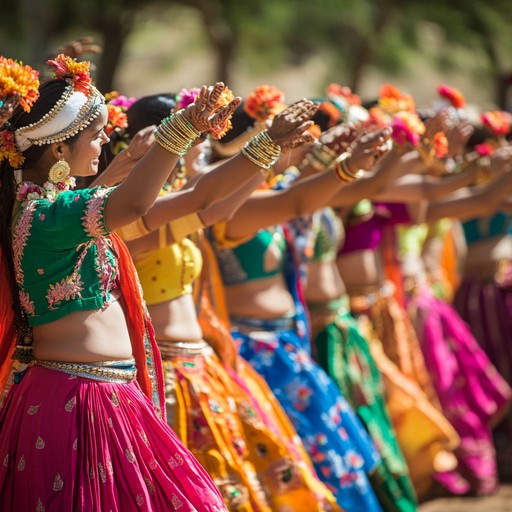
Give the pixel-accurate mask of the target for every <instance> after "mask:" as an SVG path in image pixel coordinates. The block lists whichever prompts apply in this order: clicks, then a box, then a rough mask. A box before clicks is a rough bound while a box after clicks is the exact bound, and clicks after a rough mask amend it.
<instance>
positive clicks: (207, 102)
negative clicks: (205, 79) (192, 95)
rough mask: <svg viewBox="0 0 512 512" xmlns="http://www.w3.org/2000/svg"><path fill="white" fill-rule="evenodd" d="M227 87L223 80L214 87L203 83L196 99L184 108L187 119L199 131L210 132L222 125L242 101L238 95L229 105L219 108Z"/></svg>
mask: <svg viewBox="0 0 512 512" xmlns="http://www.w3.org/2000/svg"><path fill="white" fill-rule="evenodd" d="M225 88H226V86H225V85H224V84H223V83H222V82H217V83H216V84H215V85H214V86H213V87H207V86H206V85H203V87H202V88H201V91H200V92H199V96H198V97H197V98H196V101H195V102H194V103H191V104H190V105H188V106H187V107H186V108H185V109H184V110H183V115H184V117H185V119H186V120H187V121H188V122H189V123H190V124H191V125H192V126H193V127H194V129H195V130H196V131H197V132H199V133H204V132H208V131H210V130H212V129H213V128H215V127H217V126H219V125H222V124H223V123H224V122H225V121H226V120H227V119H228V118H229V116H231V115H232V114H233V112H234V111H235V110H236V108H237V107H238V106H239V105H240V103H241V102H242V98H240V97H239V96H237V97H236V98H234V99H233V100H231V101H230V102H229V103H228V104H227V105H225V106H223V107H221V108H219V109H217V108H216V105H217V102H218V100H219V98H220V96H221V94H222V92H223V91H224V89H225Z"/></svg>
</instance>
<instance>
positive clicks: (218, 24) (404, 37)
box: [0, 0, 512, 107]
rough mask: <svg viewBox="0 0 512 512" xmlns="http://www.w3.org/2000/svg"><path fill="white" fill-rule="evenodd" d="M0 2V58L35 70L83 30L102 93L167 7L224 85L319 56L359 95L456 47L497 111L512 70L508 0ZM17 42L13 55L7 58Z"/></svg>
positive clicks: (451, 62)
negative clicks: (191, 21) (138, 30)
mask: <svg viewBox="0 0 512 512" xmlns="http://www.w3.org/2000/svg"><path fill="white" fill-rule="evenodd" d="M0 1H1V2H2V4H3V3H6V5H5V6H2V9H1V12H2V17H1V18H0V29H2V30H0V52H5V53H7V54H9V55H11V56H13V57H16V58H22V59H25V60H27V61H29V62H31V63H33V64H36V63H40V64H41V63H42V62H43V61H44V59H45V57H46V56H47V53H48V49H49V48H55V47H56V45H57V44H58V43H62V42H63V40H64V39H65V38H69V39H71V38H72V37H73V36H74V35H75V34H77V32H78V31H80V35H82V34H83V33H84V31H85V32H86V33H87V34H90V35H93V36H96V37H97V40H98V42H99V43H100V44H101V45H102V46H103V48H104V51H103V53H102V55H101V56H100V58H99V61H98V70H97V79H96V81H97V84H98V86H99V87H100V88H101V89H102V90H110V89H111V88H112V83H113V80H114V77H115V72H116V69H117V67H118V64H119V62H120V59H121V57H122V52H123V48H124V47H125V44H126V41H127V38H128V37H129V35H130V34H131V32H132V30H133V29H134V27H135V25H136V23H137V20H138V19H139V18H137V15H138V14H140V12H141V11H145V10H147V9H148V7H154V6H157V7H158V9H153V10H152V11H151V13H154V15H155V16H158V13H159V12H162V11H161V10H159V9H168V8H169V7H170V6H174V7H176V6H180V5H182V6H186V7H187V9H194V10H196V11H197V13H198V15H199V17H200V19H201V22H202V25H203V27H204V32H205V34H206V36H207V39H208V42H209V44H210V50H211V51H212V52H213V55H214V58H215V68H216V77H215V78H216V79H218V80H223V81H226V82H228V83H229V82H230V81H231V78H232V76H231V75H232V72H233V68H234V66H235V65H237V64H240V63H243V64H245V65H246V67H248V68H250V69H251V68H255V67H259V68H260V70H269V69H272V68H276V67H278V66H281V65H283V64H289V63H291V64H299V63H301V62H303V61H304V60H305V59H307V58H309V57H310V56H312V55H322V58H324V59H325V60H326V61H328V62H329V63H330V76H329V77H327V79H328V80H332V81H339V82H340V83H344V84H346V85H349V86H350V87H351V88H352V89H354V91H357V90H358V88H360V86H361V82H362V79H363V77H364V75H365V73H366V71H367V70H368V68H369V67H370V66H377V67H381V68H385V69H386V70H393V71H399V70H400V69H402V70H404V69H407V65H408V63H409V62H411V61H412V60H413V57H414V56H415V55H418V52H419V51H421V52H422V53H429V52H430V54H431V57H432V58H434V59H436V60H437V63H438V65H439V66H445V69H449V68H451V67H453V66H457V65H459V66H462V67H463V66H464V65H465V63H460V62H456V60H455V58H453V57H452V53H453V52H451V51H450V49H451V48H457V47H459V48H460V47H463V48H466V49H470V50H473V51H474V52H480V53H481V54H483V55H485V57H486V60H487V63H488V70H489V74H490V76H491V77H492V80H493V83H494V84H495V86H494V88H495V91H494V97H495V101H496V102H497V103H498V104H499V105H500V106H502V107H503V106H504V103H505V102H506V94H507V87H509V82H510V79H509V77H510V74H511V70H512V62H511V57H510V56H511V55H512V31H511V30H510V26H511V23H512V2H511V1H510V0H486V1H485V2H483V1H482V0H429V1H428V2H425V1H424V0H358V1H354V0H315V1H314V2H304V1H303V0H257V1H256V0H244V1H240V0H109V1H104V0H81V2H79V3H74V2H73V3H71V2H69V1H67V0H18V1H17V2H9V1H6V0H0ZM428 24H430V25H432V26H433V27H437V28H438V32H439V34H440V36H441V38H442V40H441V41H439V42H438V45H437V47H436V48H435V49H431V48H426V47H425V41H424V40H422V37H421V35H422V33H424V30H422V29H423V28H424V27H425V26H428ZM9 43H11V44H9ZM14 45H16V46H15V48H16V51H17V52H18V54H16V53H15V52H12V51H10V50H11V49H12V47H13V46H14ZM4 48H5V49H7V50H8V51H5V50H4ZM448 66H449V67H448Z"/></svg>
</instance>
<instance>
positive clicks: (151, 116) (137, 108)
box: [85, 93, 176, 183]
mask: <svg viewBox="0 0 512 512" xmlns="http://www.w3.org/2000/svg"><path fill="white" fill-rule="evenodd" d="M175 105H176V94H174V93H168V94H153V95H151V96H144V97H142V98H140V99H138V100H137V101H136V102H135V103H133V104H132V105H131V106H130V107H129V108H128V109H127V110H126V116H127V118H128V128H126V134H122V133H121V134H120V133H118V132H116V131H114V132H112V133H111V134H110V135H109V137H110V142H109V144H105V145H104V146H103V147H102V148H101V156H100V165H99V170H98V174H97V176H98V175H100V174H101V173H102V172H103V171H104V170H105V169H106V168H107V167H108V166H109V164H110V162H112V160H113V159H114V157H115V156H116V154H117V153H118V152H119V149H118V148H117V147H116V146H118V144H119V143H120V142H123V143H127V140H126V139H127V138H128V139H132V138H133V137H134V136H135V134H136V133H137V132H138V131H140V130H142V129H143V128H146V126H151V125H152V124H154V125H157V126H158V125H159V124H160V122H161V121H162V119H163V118H164V117H167V116H168V115H169V114H170V112H171V110H172V109H173V108H174V107H175ZM95 178H96V176H94V177H91V178H89V180H88V179H87V178H86V179H85V183H87V182H88V181H92V180H93V179H95Z"/></svg>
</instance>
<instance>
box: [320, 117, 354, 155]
mask: <svg viewBox="0 0 512 512" xmlns="http://www.w3.org/2000/svg"><path fill="white" fill-rule="evenodd" d="M361 130H362V128H361V127H360V126H357V127H356V126H354V125H349V124H344V123H343V124H338V125H336V126H333V127H332V128H329V129H328V130H327V131H325V132H323V133H322V134H321V135H320V137H319V139H318V140H319V142H320V143H321V144H323V145H325V146H327V147H328V148H329V149H332V150H333V151H334V152H335V153H337V154H340V153H342V152H344V151H346V150H347V149H348V148H349V147H350V145H351V144H352V143H353V142H354V141H355V140H356V139H357V137H359V136H360V135H361V133H362V131H361Z"/></svg>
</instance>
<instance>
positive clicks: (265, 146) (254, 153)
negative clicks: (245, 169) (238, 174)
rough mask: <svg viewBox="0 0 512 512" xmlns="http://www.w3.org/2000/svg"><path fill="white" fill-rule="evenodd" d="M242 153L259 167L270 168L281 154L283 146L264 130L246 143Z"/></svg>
mask: <svg viewBox="0 0 512 512" xmlns="http://www.w3.org/2000/svg"><path fill="white" fill-rule="evenodd" d="M242 154H243V155H244V156H245V157H246V158H248V159H249V160H250V161H251V162H252V163H253V164H255V165H257V166H258V167H262V168H263V169H269V168H270V167H272V166H273V165H274V164H275V163H276V162H277V160H278V159H279V157H280V156H281V148H280V147H279V146H278V145H277V144H276V143H275V142H274V141H273V140H272V139H271V138H270V136H269V135H268V132H267V130H264V131H262V132H260V133H258V134H257V135H255V136H254V137H253V138H252V139H251V140H249V141H248V142H246V143H245V145H244V147H243V148H242Z"/></svg>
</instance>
